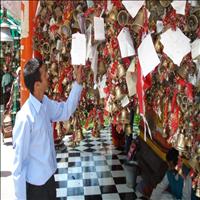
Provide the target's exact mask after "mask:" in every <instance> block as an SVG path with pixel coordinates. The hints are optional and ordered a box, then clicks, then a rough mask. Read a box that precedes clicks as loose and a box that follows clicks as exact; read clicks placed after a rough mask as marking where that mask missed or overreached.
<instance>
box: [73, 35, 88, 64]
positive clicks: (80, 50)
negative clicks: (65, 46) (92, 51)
mask: <svg viewBox="0 0 200 200" xmlns="http://www.w3.org/2000/svg"><path fill="white" fill-rule="evenodd" d="M85 60H86V37H85V34H80V33H75V34H73V35H72V48H71V62H72V65H85Z"/></svg>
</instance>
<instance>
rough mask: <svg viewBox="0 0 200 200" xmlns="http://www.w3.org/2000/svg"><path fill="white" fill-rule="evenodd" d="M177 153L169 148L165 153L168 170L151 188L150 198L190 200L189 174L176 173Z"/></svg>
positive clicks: (190, 182)
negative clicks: (154, 186) (152, 188)
mask: <svg viewBox="0 0 200 200" xmlns="http://www.w3.org/2000/svg"><path fill="white" fill-rule="evenodd" d="M178 156H179V153H178V151H177V150H176V149H174V148H171V149H170V150H169V151H168V153H167V155H166V160H167V164H168V167H169V168H168V170H167V172H166V174H165V176H164V178H163V179H162V181H161V182H160V183H159V184H158V185H157V186H156V188H155V189H154V190H153V192H152V194H151V197H150V199H151V200H158V199H159V200H174V199H181V200H190V199H191V192H192V191H191V190H192V180H191V177H190V176H189V174H186V173H184V170H183V173H184V177H183V176H181V175H180V174H178V172H177V171H176V169H175V166H176V165H177V163H178Z"/></svg>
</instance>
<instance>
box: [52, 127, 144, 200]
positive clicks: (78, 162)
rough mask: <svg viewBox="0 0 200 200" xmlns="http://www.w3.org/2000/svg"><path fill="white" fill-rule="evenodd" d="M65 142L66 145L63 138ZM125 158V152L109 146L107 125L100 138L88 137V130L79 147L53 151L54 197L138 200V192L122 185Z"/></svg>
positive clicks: (85, 199) (89, 134)
mask: <svg viewBox="0 0 200 200" xmlns="http://www.w3.org/2000/svg"><path fill="white" fill-rule="evenodd" d="M65 143H66V146H67V140H66V141H65ZM125 158H126V156H125V154H124V153H123V152H122V151H121V150H119V149H116V148H115V147H114V146H113V145H112V137H111V133H110V130H109V127H106V128H105V129H104V130H102V131H101V136H100V138H94V137H92V136H91V133H90V131H88V132H87V133H86V137H85V139H84V140H83V141H81V143H80V145H79V146H77V147H75V148H72V147H68V146H67V148H65V149H62V150H58V151H57V163H58V170H57V173H56V174H55V180H56V181H57V182H58V188H57V199H60V200H61V199H62V200H64V199H67V200H100V199H101V200H120V199H124V200H132V199H140V198H139V197H141V196H142V195H141V194H140V193H139V192H134V190H133V189H132V188H128V187H127V186H126V178H125V172H124V169H123V166H122V164H123V162H124V159H125ZM139 179H140V177H138V179H137V181H139Z"/></svg>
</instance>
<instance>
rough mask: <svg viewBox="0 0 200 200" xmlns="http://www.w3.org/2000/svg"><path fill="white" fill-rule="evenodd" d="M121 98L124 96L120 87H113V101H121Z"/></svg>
mask: <svg viewBox="0 0 200 200" xmlns="http://www.w3.org/2000/svg"><path fill="white" fill-rule="evenodd" d="M123 96H124V95H123V94H122V91H121V88H120V86H116V87H115V99H116V100H121V99H122V98H123Z"/></svg>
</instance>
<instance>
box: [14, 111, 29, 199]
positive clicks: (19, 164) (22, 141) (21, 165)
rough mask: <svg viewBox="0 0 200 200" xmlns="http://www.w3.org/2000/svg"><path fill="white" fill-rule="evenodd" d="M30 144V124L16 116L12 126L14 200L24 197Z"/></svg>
mask: <svg viewBox="0 0 200 200" xmlns="http://www.w3.org/2000/svg"><path fill="white" fill-rule="evenodd" d="M29 144H30V125H29V122H28V120H26V119H24V118H23V117H22V116H21V117H20V116H19V113H18V114H17V116H16V123H15V126H14V128H13V149H14V163H13V180H14V188H15V200H25V199H26V172H27V165H28V161H27V157H28V152H29Z"/></svg>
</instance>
